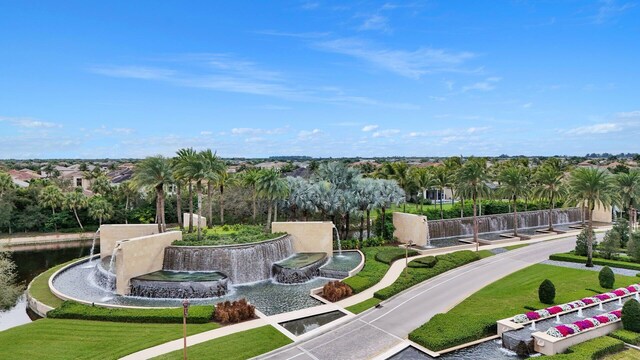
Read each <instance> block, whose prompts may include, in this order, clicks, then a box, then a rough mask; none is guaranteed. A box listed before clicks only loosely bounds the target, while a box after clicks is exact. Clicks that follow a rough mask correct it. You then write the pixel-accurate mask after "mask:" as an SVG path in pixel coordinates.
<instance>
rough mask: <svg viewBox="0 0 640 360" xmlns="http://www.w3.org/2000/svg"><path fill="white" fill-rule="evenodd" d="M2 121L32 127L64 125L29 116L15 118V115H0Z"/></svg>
mask: <svg viewBox="0 0 640 360" xmlns="http://www.w3.org/2000/svg"><path fill="white" fill-rule="evenodd" d="M0 122H6V123H9V124H11V125H13V126H18V127H23V128H31V129H50V128H61V127H62V125H61V124H56V123H53V122H49V121H40V120H34V119H29V118H13V117H4V116H0Z"/></svg>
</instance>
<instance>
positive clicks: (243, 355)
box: [154, 326, 292, 360]
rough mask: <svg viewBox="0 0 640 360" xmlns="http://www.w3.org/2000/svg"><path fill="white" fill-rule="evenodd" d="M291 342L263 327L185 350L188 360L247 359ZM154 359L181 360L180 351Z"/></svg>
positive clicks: (278, 333)
mask: <svg viewBox="0 0 640 360" xmlns="http://www.w3.org/2000/svg"><path fill="white" fill-rule="evenodd" d="M291 342H292V341H291V340H290V339H289V338H288V337H286V336H284V335H283V334H282V333H281V332H279V331H278V330H276V329H275V328H274V327H272V326H263V327H259V328H256V329H251V330H246V331H242V332H239V333H235V334H231V335H227V336H223V337H221V338H217V339H213V340H210V341H206V342H203V343H201V344H197V345H194V346H190V347H189V348H187V356H188V358H190V359H225V360H236V359H237V360H241V359H248V358H252V357H254V356H258V355H260V354H264V353H267V352H269V351H271V350H275V349H277V348H279V347H282V346H285V345H287V344H289V343H291ZM154 359H176V360H177V359H182V350H179V351H174V352H171V353H168V354H165V355H162V356H158V357H156V358H154Z"/></svg>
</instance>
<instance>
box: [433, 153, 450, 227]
mask: <svg viewBox="0 0 640 360" xmlns="http://www.w3.org/2000/svg"><path fill="white" fill-rule="evenodd" d="M434 185H435V186H436V187H437V188H438V190H439V191H440V199H439V200H440V219H444V210H443V209H442V196H443V194H444V189H445V188H447V187H449V186H451V175H450V173H449V171H448V169H447V168H446V167H443V166H441V167H438V168H436V173H435V177H434Z"/></svg>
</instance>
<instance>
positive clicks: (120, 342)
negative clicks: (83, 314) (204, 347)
mask: <svg viewBox="0 0 640 360" xmlns="http://www.w3.org/2000/svg"><path fill="white" fill-rule="evenodd" d="M217 327H219V325H218V324H215V323H209V324H198V325H188V326H187V332H188V334H189V335H193V334H196V333H200V332H203V331H207V330H211V329H215V328H217ZM180 337H182V325H181V324H125V323H116V322H105V321H86V320H62V319H41V320H37V321H34V322H32V323H29V324H26V325H22V326H18V327H15V328H12V329H8V330H5V331H2V332H0V359H30V360H39V359H46V360H66V359H118V358H120V357H122V356H125V355H128V354H131V353H134V352H136V351H140V350H143V349H146V348H149V347H152V346H156V345H160V344H163V343H165V342H168V341H171V340H176V339H179V338H180Z"/></svg>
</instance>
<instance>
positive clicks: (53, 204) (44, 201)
mask: <svg viewBox="0 0 640 360" xmlns="http://www.w3.org/2000/svg"><path fill="white" fill-rule="evenodd" d="M39 201H40V204H41V205H42V206H43V207H48V208H50V209H51V214H52V215H53V216H54V217H55V215H56V209H57V208H59V207H61V206H62V202H63V201H64V195H63V194H62V191H60V188H59V187H57V186H55V185H48V186H46V187H44V188H43V189H42V191H41V192H40V195H39ZM54 228H55V230H56V231H58V225H57V224H55V223H54Z"/></svg>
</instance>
